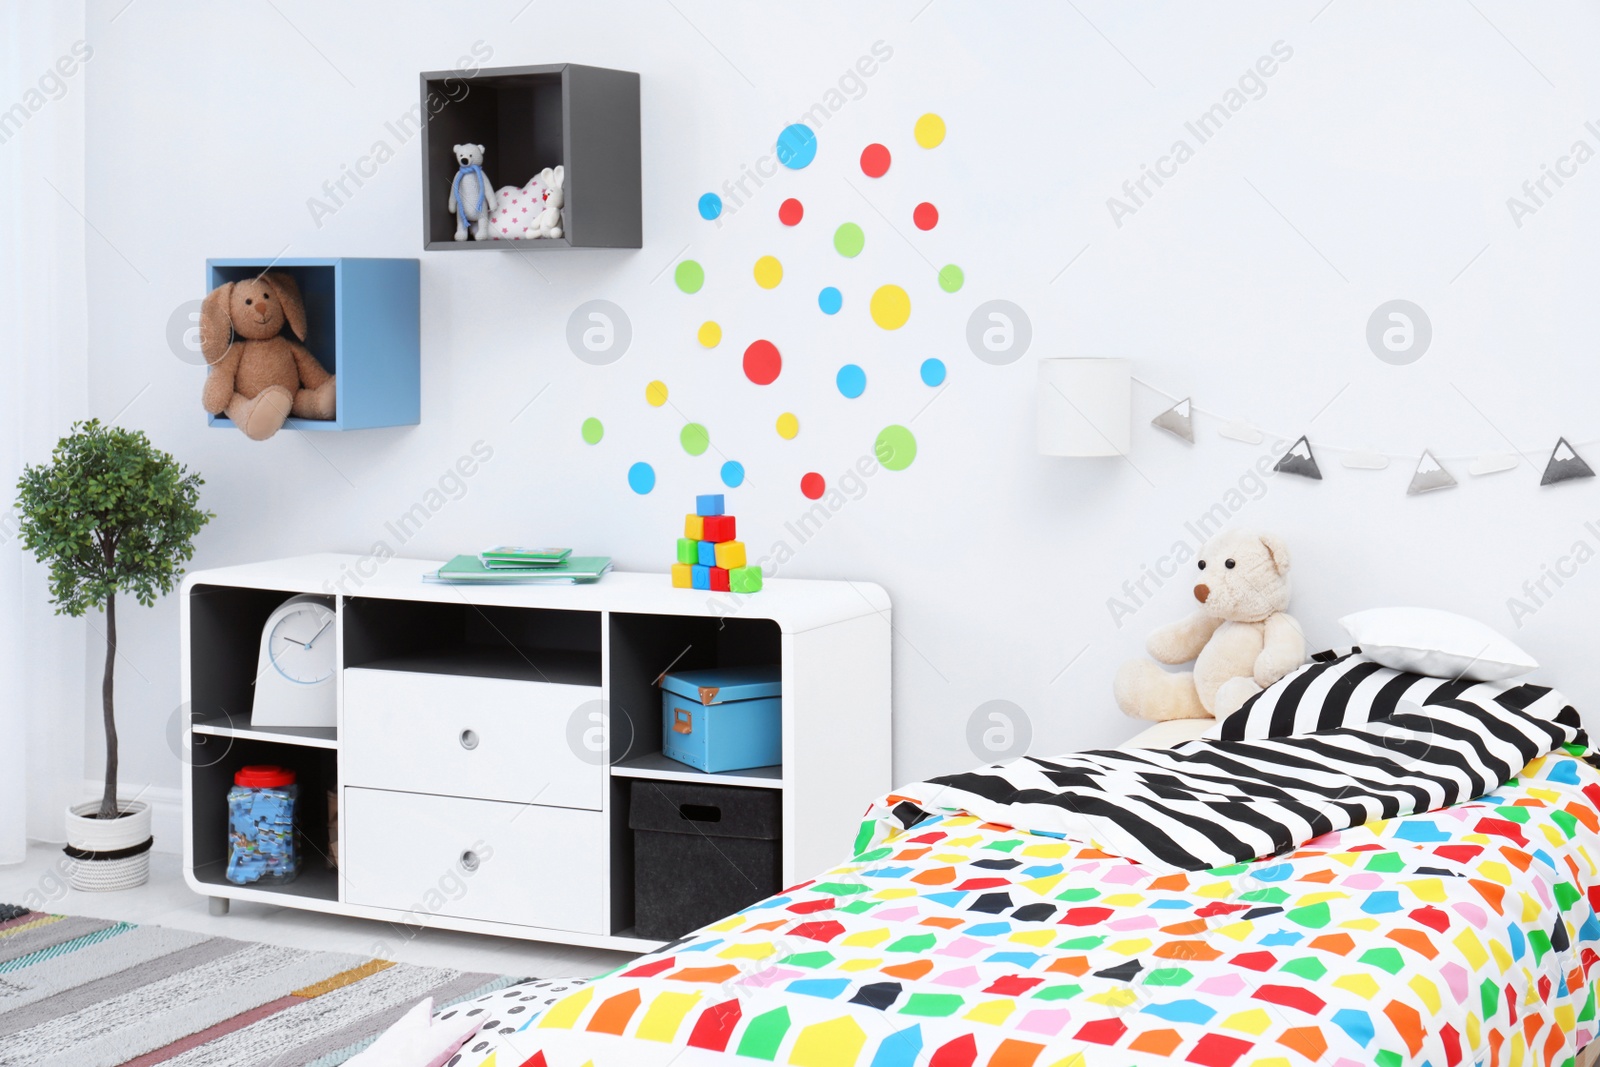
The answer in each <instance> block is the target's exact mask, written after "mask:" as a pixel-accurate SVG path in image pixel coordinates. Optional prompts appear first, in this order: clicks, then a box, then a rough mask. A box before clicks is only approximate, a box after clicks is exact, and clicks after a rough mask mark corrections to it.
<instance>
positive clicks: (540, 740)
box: [339, 668, 604, 811]
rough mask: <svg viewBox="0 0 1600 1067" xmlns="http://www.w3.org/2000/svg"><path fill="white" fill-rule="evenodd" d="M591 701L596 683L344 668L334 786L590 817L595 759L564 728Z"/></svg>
mask: <svg viewBox="0 0 1600 1067" xmlns="http://www.w3.org/2000/svg"><path fill="white" fill-rule="evenodd" d="M599 699H600V689H599V687H598V686H586V685H557V684H553V683H549V682H521V681H513V680H510V679H505V678H472V677H465V676H459V675H447V674H416V673H412V672H409V671H378V670H365V669H359V668H357V669H351V670H347V671H345V672H344V735H343V736H342V737H341V738H340V746H339V747H340V749H341V750H342V755H343V759H342V760H341V768H340V769H341V771H342V774H343V779H344V783H345V784H346V785H356V786H366V787H370V788H373V789H404V790H408V791H411V792H417V793H440V794H444V795H447V796H457V797H475V798H481V799H484V800H505V801H511V802H513V803H519V804H547V805H556V806H559V807H567V808H589V809H592V810H595V811H598V810H600V808H601V806H602V803H601V792H602V790H603V788H604V776H603V773H602V769H601V766H600V757H601V754H600V753H590V752H588V751H587V750H584V751H582V753H581V754H580V752H579V751H576V750H574V749H573V747H572V746H571V745H570V744H569V743H568V739H567V724H568V722H569V720H570V719H571V718H572V715H573V713H574V712H575V711H576V710H577V709H578V708H580V707H582V706H583V705H585V704H587V703H589V702H590V701H599ZM584 757H587V758H584ZM591 761H592V762H591Z"/></svg>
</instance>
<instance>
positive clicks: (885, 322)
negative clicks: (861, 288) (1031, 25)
mask: <svg viewBox="0 0 1600 1067" xmlns="http://www.w3.org/2000/svg"><path fill="white" fill-rule="evenodd" d="M871 310H872V321H873V322H875V323H877V324H878V325H879V326H882V327H883V328H884V329H885V330H898V329H899V328H900V327H902V326H904V325H905V324H906V320H907V319H909V318H911V298H910V297H909V296H907V295H906V291H905V290H904V289H902V288H900V287H899V286H898V285H881V286H879V287H878V291H877V292H875V293H873V294H872V304H871Z"/></svg>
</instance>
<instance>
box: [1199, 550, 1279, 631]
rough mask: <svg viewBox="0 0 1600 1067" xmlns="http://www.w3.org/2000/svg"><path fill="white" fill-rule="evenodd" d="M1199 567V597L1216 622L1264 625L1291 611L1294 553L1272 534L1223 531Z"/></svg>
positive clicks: (1203, 551)
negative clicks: (1291, 576) (1225, 620)
mask: <svg viewBox="0 0 1600 1067" xmlns="http://www.w3.org/2000/svg"><path fill="white" fill-rule="evenodd" d="M1195 563H1196V567H1197V568H1198V574H1197V575H1196V585H1195V587H1194V597H1195V599H1196V600H1198V601H1200V606H1201V610H1202V611H1204V612H1205V613H1206V614H1207V615H1210V616H1212V617H1213V618H1218V619H1228V620H1231V621H1233V622H1261V621H1262V620H1264V619H1266V618H1268V617H1269V616H1271V615H1273V614H1274V613H1276V612H1280V611H1283V610H1284V609H1285V608H1287V607H1288V606H1289V550H1288V547H1287V546H1286V545H1285V544H1284V543H1283V541H1282V540H1281V539H1280V538H1278V537H1277V536H1275V535H1273V534H1253V533H1246V532H1243V531H1234V530H1228V531H1224V532H1223V533H1220V534H1218V535H1217V536H1215V537H1213V538H1212V539H1211V540H1209V541H1207V542H1206V543H1205V545H1204V547H1202V548H1201V549H1200V557H1199V559H1198V560H1196V561H1195Z"/></svg>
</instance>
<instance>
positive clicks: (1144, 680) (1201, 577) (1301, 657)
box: [1115, 530, 1306, 722]
mask: <svg viewBox="0 0 1600 1067" xmlns="http://www.w3.org/2000/svg"><path fill="white" fill-rule="evenodd" d="M1196 563H1197V566H1198V575H1197V579H1198V581H1197V584H1196V585H1195V587H1194V598H1195V599H1196V600H1198V601H1200V607H1199V609H1198V610H1197V611H1195V613H1194V614H1192V615H1190V616H1189V617H1188V618H1186V619H1183V620H1182V621H1180V622H1175V623H1171V624H1169V625H1167V626H1163V627H1161V628H1160V629H1159V630H1157V631H1155V632H1154V633H1152V634H1151V635H1150V638H1149V640H1148V641H1147V642H1146V644H1145V647H1146V648H1147V649H1148V650H1149V652H1150V655H1151V656H1153V657H1155V659H1156V660H1158V661H1159V662H1160V663H1167V664H1179V663H1188V662H1189V661H1191V660H1193V661H1194V670H1193V671H1182V672H1171V671H1165V670H1162V669H1161V667H1160V666H1158V665H1157V664H1156V663H1152V662H1150V661H1149V660H1147V659H1142V660H1132V661H1130V662H1128V663H1124V664H1123V665H1122V668H1121V669H1120V670H1118V671H1117V678H1116V683H1115V692H1116V698H1117V706H1118V707H1120V708H1121V709H1122V710H1123V712H1124V713H1126V714H1128V715H1132V716H1133V717H1134V718H1137V719H1149V720H1151V721H1154V722H1162V721H1165V720H1167V719H1203V718H1207V717H1211V716H1214V717H1216V718H1218V719H1224V718H1227V717H1228V716H1229V715H1232V714H1233V713H1234V712H1236V711H1238V710H1239V708H1240V707H1241V706H1242V705H1243V704H1244V702H1245V701H1247V700H1249V699H1250V698H1251V697H1253V696H1255V695H1256V694H1257V693H1259V692H1261V690H1263V689H1265V688H1266V687H1267V686H1269V685H1271V684H1272V683H1274V682H1276V681H1277V680H1278V679H1280V678H1282V677H1283V676H1284V675H1286V674H1288V673H1289V672H1290V671H1292V670H1294V669H1295V668H1296V667H1298V666H1300V665H1301V664H1302V663H1304V662H1305V659H1306V640H1305V635H1304V634H1302V633H1301V631H1300V624H1299V623H1298V622H1295V621H1294V619H1293V618H1292V617H1291V616H1289V615H1288V614H1286V613H1285V612H1284V609H1285V608H1287V607H1288V606H1289V549H1288V547H1287V546H1286V545H1285V544H1284V543H1283V540H1282V539H1281V538H1279V537H1277V536H1275V535H1273V534H1252V533H1244V532H1241V531H1234V530H1225V531H1223V532H1222V533H1219V534H1217V535H1216V536H1215V537H1213V538H1212V539H1211V540H1209V541H1207V542H1206V543H1205V545H1204V546H1203V547H1202V548H1201V549H1200V558H1199V559H1198V560H1197V561H1196Z"/></svg>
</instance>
